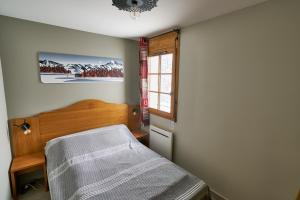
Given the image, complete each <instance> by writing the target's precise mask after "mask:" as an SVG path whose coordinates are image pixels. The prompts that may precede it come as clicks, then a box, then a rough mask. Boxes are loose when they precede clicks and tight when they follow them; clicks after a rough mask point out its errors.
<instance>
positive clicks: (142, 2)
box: [112, 0, 158, 19]
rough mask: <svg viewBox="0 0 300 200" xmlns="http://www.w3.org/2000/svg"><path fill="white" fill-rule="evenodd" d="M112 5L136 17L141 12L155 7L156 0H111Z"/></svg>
mask: <svg viewBox="0 0 300 200" xmlns="http://www.w3.org/2000/svg"><path fill="white" fill-rule="evenodd" d="M112 2H113V4H112V5H113V6H116V7H117V8H119V10H124V11H127V12H130V16H131V17H132V18H133V19H136V18H138V17H139V16H140V14H141V12H145V11H150V10H152V8H154V7H156V6H157V5H156V4H157V2H158V0H112Z"/></svg>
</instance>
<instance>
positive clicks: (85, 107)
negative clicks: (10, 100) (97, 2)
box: [11, 100, 209, 200]
mask: <svg viewBox="0 0 300 200" xmlns="http://www.w3.org/2000/svg"><path fill="white" fill-rule="evenodd" d="M130 114H131V111H130V107H129V106H128V105H126V104H122V105H120V104H110V103H105V102H102V101H98V100H86V101H82V102H79V103H76V104H73V105H71V106H68V107H66V108H62V109H58V110H55V111H50V112H45V113H41V114H39V115H36V116H32V117H28V118H21V119H14V120H12V121H11V124H13V123H17V122H18V121H19V122H21V121H23V120H26V121H27V122H29V123H30V124H31V127H32V132H31V134H30V136H29V137H27V136H25V137H24V135H23V134H21V133H20V130H19V129H16V128H15V127H13V126H12V128H14V129H13V132H12V133H13V147H14V148H13V150H14V151H13V153H14V155H20V154H24V153H25V154H26V153H27V152H29V153H33V152H34V151H43V149H45V155H46V161H47V175H48V182H49V189H50V194H51V199H52V200H85V199H89V200H96V199H97V200H98V199H108V200H110V199H112V200H124V199H130V200H142V199H153V200H154V199H159V200H167V199H177V200H185V199H193V200H194V199H195V200H204V199H208V198H209V192H208V186H207V185H206V184H205V183H204V182H203V181H202V180H200V179H199V178H197V177H196V176H194V175H192V174H191V173H189V172H187V171H185V170H184V169H182V168H180V167H179V166H177V165H175V164H174V163H172V162H170V161H169V160H167V159H165V158H163V157H162V156H160V155H158V154H157V153H155V152H153V151H152V150H150V149H149V148H147V147H146V146H144V145H143V144H141V143H140V142H139V141H138V140H136V139H135V137H134V136H133V135H132V133H131V132H130V130H129V129H128V127H129V128H130V127H131V126H132V124H134V123H133V122H130V121H132V117H131V116H130ZM24 140H26V141H24ZM20 144H22V145H20ZM26 145H27V146H26Z"/></svg>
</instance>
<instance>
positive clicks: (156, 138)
mask: <svg viewBox="0 0 300 200" xmlns="http://www.w3.org/2000/svg"><path fill="white" fill-rule="evenodd" d="M149 147H150V149H152V150H153V151H155V152H156V153H158V154H160V155H161V156H163V157H165V158H167V159H169V160H172V151H173V133H171V132H169V131H165V130H163V129H160V128H157V127H156V126H153V125H150V138H149Z"/></svg>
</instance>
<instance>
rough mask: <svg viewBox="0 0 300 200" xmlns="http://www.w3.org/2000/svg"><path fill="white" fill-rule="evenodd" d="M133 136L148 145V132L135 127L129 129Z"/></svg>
mask: <svg viewBox="0 0 300 200" xmlns="http://www.w3.org/2000/svg"><path fill="white" fill-rule="evenodd" d="M131 132H132V134H133V135H134V137H135V138H136V139H137V140H138V141H140V142H141V143H142V144H144V145H145V146H147V147H148V146H149V134H148V133H147V132H145V131H143V130H140V129H137V130H133V131H131Z"/></svg>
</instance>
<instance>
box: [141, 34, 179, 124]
mask: <svg viewBox="0 0 300 200" xmlns="http://www.w3.org/2000/svg"><path fill="white" fill-rule="evenodd" d="M167 34H168V33H167ZM174 43H175V44H174V48H162V50H156V51H154V52H151V53H149V54H148V59H149V57H153V56H159V71H158V73H149V71H148V73H147V77H148V78H149V74H150V75H151V74H157V75H158V79H159V80H158V91H150V87H149V85H150V83H148V88H149V90H148V96H150V95H149V93H150V92H155V93H158V94H168V95H170V96H171V105H170V113H168V112H165V111H162V110H159V108H157V109H155V108H150V106H149V112H150V114H154V115H157V116H160V117H163V118H166V119H169V120H172V121H176V120H177V103H178V101H177V99H178V64H179V62H178V61H179V33H178V32H177V36H176V37H175V41H174ZM165 54H173V58H172V59H173V60H172V73H170V74H171V75H172V82H171V92H170V93H164V92H160V79H161V56H162V55H165ZM147 62H148V61H147ZM164 74H169V73H164ZM158 104H160V100H159V97H158Z"/></svg>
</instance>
